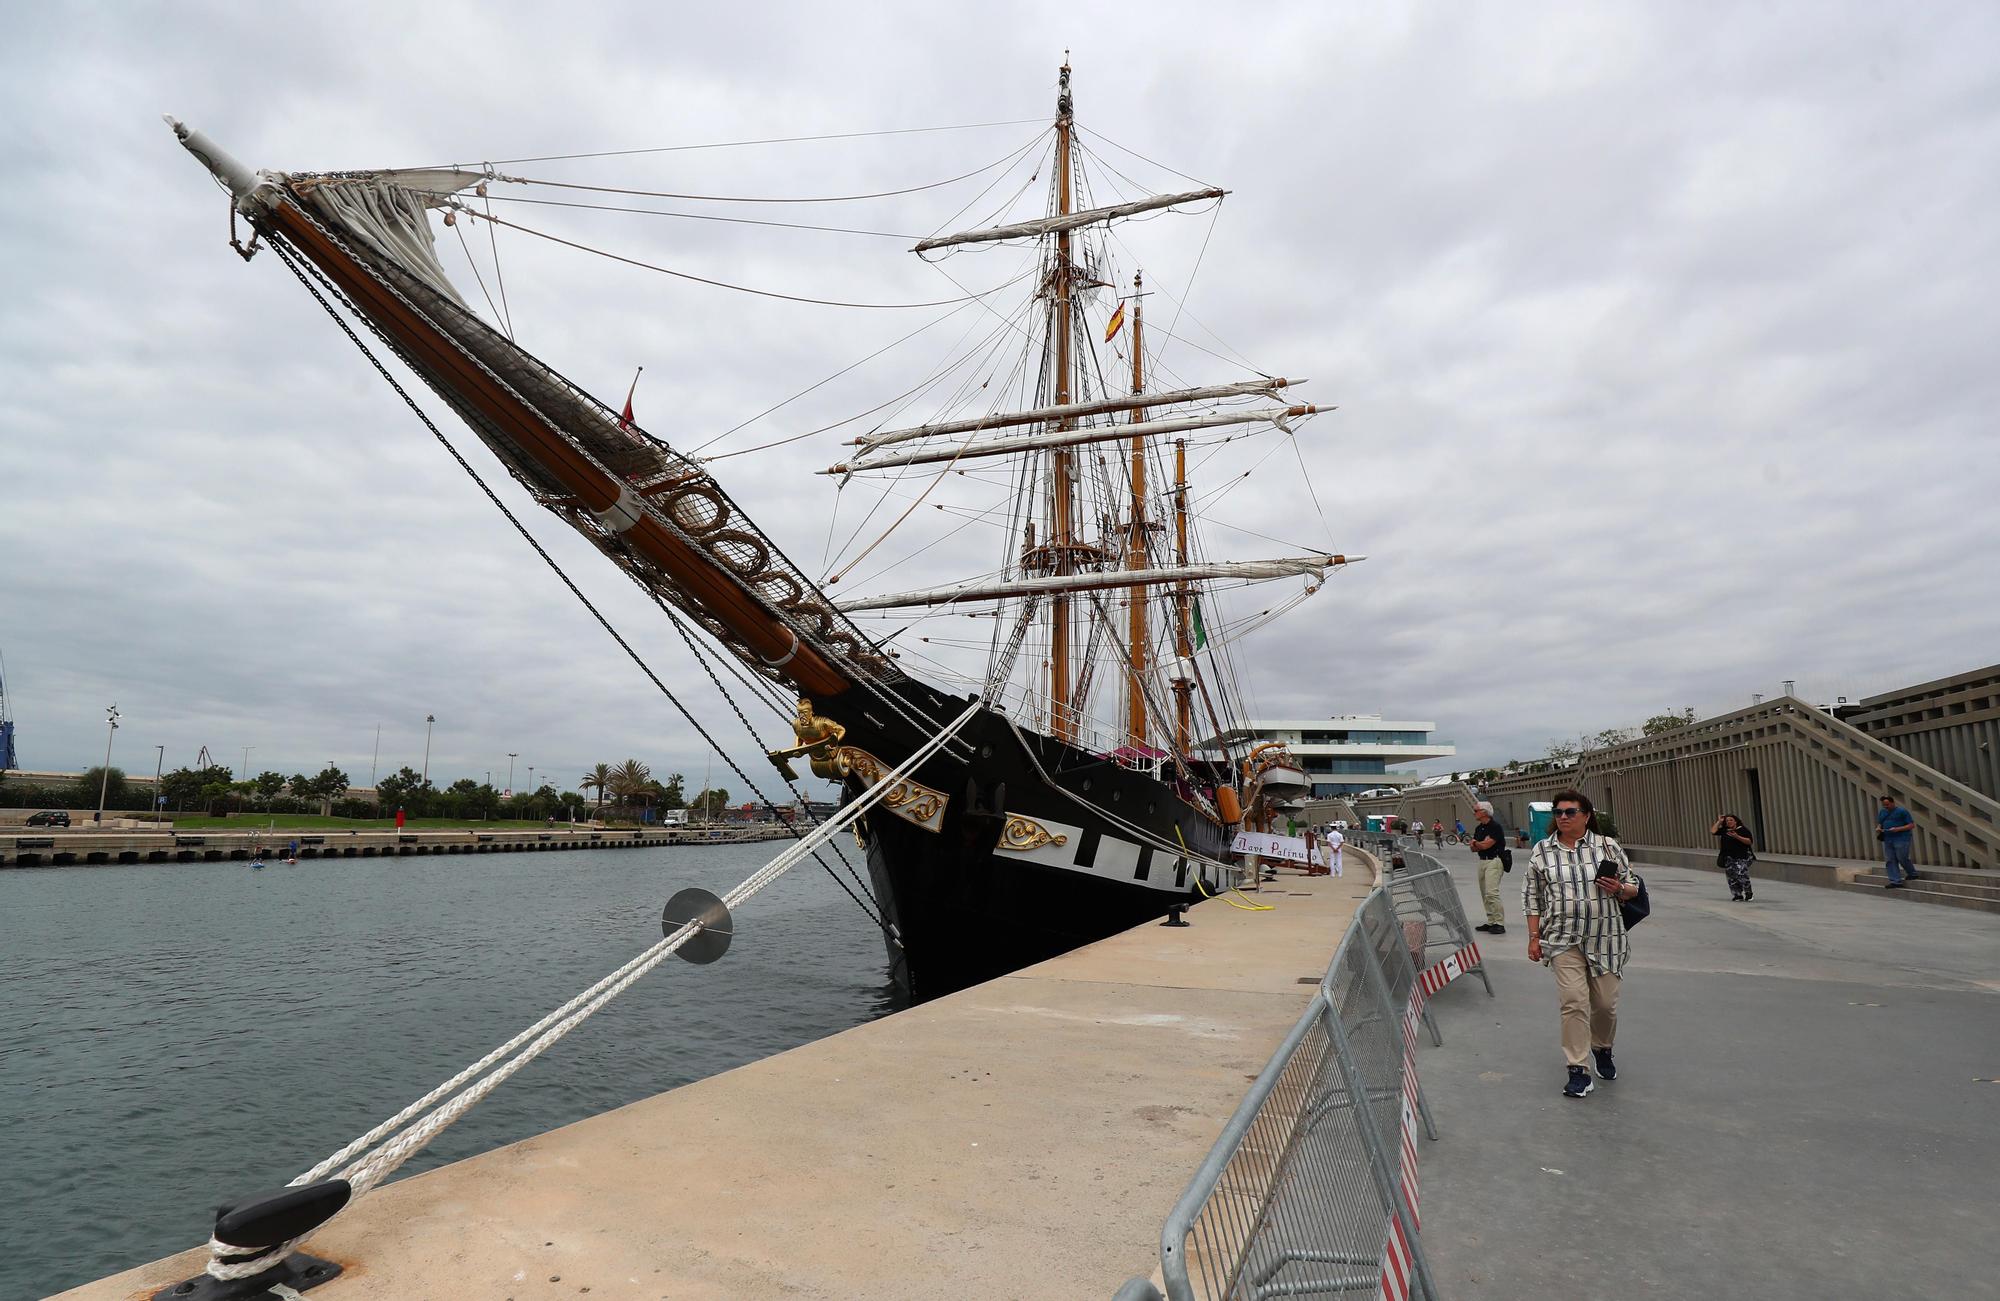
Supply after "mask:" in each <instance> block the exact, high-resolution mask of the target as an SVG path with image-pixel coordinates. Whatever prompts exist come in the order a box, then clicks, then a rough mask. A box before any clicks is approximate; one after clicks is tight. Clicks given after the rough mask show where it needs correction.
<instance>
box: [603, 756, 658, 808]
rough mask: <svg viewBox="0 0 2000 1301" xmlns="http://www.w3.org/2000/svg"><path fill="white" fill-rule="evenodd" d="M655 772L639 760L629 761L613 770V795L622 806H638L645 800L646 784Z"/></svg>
mask: <svg viewBox="0 0 2000 1301" xmlns="http://www.w3.org/2000/svg"><path fill="white" fill-rule="evenodd" d="M652 779H653V770H652V769H650V768H648V767H647V766H646V765H645V764H643V763H640V762H639V761H638V760H637V759H627V760H626V761H625V762H623V763H621V764H617V765H615V766H614V767H613V768H612V769H611V794H612V796H613V797H614V798H615V799H617V801H618V802H619V803H620V804H637V803H639V802H641V801H642V800H643V799H645V797H646V794H647V790H646V783H647V782H650V781H651V780H652Z"/></svg>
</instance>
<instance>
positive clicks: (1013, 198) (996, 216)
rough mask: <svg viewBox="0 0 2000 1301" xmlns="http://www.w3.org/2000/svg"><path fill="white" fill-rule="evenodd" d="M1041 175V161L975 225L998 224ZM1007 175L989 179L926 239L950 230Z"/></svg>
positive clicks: (1051, 148)
mask: <svg viewBox="0 0 2000 1301" xmlns="http://www.w3.org/2000/svg"><path fill="white" fill-rule="evenodd" d="M1053 134H1054V130H1053V128H1051V129H1050V130H1049V131H1045V132H1043V133H1042V135H1039V136H1036V137H1035V139H1034V140H1031V141H1029V142H1028V144H1029V146H1030V147H1032V146H1033V145H1035V144H1036V143H1037V142H1038V141H1040V140H1042V139H1043V138H1045V137H1047V136H1050V135H1053ZM1021 152H1022V153H1024V154H1025V153H1026V152H1027V150H1026V149H1023V150H1021ZM1049 161H1050V162H1051V163H1053V162H1054V161H1055V146H1054V145H1053V144H1051V145H1050V146H1049ZM1041 175H1042V165H1041V163H1040V162H1037V163H1036V164H1035V170H1034V171H1032V172H1030V173H1029V174H1028V179H1027V180H1025V181H1023V182H1021V188H1019V189H1018V190H1015V191H1014V192H1013V193H1012V194H1010V195H1008V196H1007V199H1006V201H1005V202H1003V203H1001V204H1000V206H999V207H997V208H996V209H994V210H993V214H992V215H991V216H990V217H988V218H986V219H985V220H983V221H978V222H974V223H973V225H975V226H991V225H997V224H998V223H999V220H1000V214H1001V213H1003V212H1005V211H1007V209H1009V208H1011V207H1013V206H1014V204H1015V203H1016V202H1018V201H1019V200H1020V198H1021V196H1022V195H1024V194H1026V193H1027V192H1028V187H1029V186H1030V185H1033V184H1034V183H1035V182H1036V181H1038V180H1040V179H1041ZM1006 177H1007V173H1005V172H1002V173H1000V175H998V176H996V177H994V178H993V179H992V180H990V181H988V182H987V183H986V185H985V187H984V188H983V189H981V190H980V191H979V193H977V194H975V195H973V196H972V197H971V198H970V199H967V200H966V201H965V203H964V204H963V205H961V206H960V207H959V210H958V211H957V212H954V213H952V214H951V215H950V216H949V217H946V218H945V219H944V220H943V221H941V222H939V223H938V224H937V225H936V226H934V227H932V228H931V230H930V231H929V232H928V233H927V234H925V235H924V238H925V239H932V238H935V237H936V236H937V235H939V234H941V233H943V232H944V231H946V230H949V229H950V228H951V227H952V226H954V225H956V224H957V223H958V221H959V219H960V218H961V217H963V216H964V215H965V214H966V213H967V212H968V211H969V210H970V209H971V208H972V205H973V204H975V203H978V202H979V201H980V200H981V199H983V198H985V197H986V196H987V195H989V194H991V193H992V192H993V187H994V186H996V185H998V184H1000V182H1001V181H1003V180H1005V179H1006ZM960 247H964V246H960ZM956 251H958V250H957V249H954V250H951V252H956ZM947 256H949V253H947ZM918 257H920V258H922V259H923V260H924V261H926V262H928V261H930V259H929V258H928V257H924V255H923V254H918Z"/></svg>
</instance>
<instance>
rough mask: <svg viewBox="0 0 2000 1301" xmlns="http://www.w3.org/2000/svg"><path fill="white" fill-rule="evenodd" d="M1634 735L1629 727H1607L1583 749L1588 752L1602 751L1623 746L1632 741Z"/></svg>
mask: <svg viewBox="0 0 2000 1301" xmlns="http://www.w3.org/2000/svg"><path fill="white" fill-rule="evenodd" d="M1632 735H1633V734H1632V729H1631V728H1629V727H1607V728H1605V729H1604V730H1603V731H1602V732H1599V733H1598V734H1597V735H1596V736H1593V737H1591V738H1590V739H1589V741H1588V743H1587V744H1585V745H1584V747H1583V748H1584V749H1586V750H1602V749H1604V748H1605V747H1606V746H1613V745H1623V744H1625V742H1627V741H1629V740H1631V739H1632Z"/></svg>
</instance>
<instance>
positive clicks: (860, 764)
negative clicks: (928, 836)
mask: <svg viewBox="0 0 2000 1301" xmlns="http://www.w3.org/2000/svg"><path fill="white" fill-rule="evenodd" d="M832 762H833V765H834V766H835V767H837V768H839V769H840V771H841V772H842V774H844V775H851V776H853V777H854V778H856V779H857V780H858V781H860V782H861V783H863V784H864V785H868V786H873V785H874V784H875V783H876V782H878V781H881V780H882V776H883V774H884V773H886V772H887V771H888V770H887V769H886V768H884V767H883V766H882V761H881V760H880V759H877V758H876V757H875V756H874V755H872V754H870V753H868V752H867V751H866V750H863V749H861V748H860V747H859V746H852V745H841V746H835V747H834V748H833V750H832ZM815 771H817V769H815ZM949 802H950V797H949V796H947V795H946V794H945V793H944V792H943V791H934V790H932V789H931V788H930V787H928V786H925V785H923V784H922V783H921V782H914V781H911V780H909V779H908V778H904V779H903V780H901V781H899V782H896V783H895V784H894V785H892V786H890V787H889V789H888V790H886V791H884V792H883V793H882V804H883V807H885V808H887V809H888V810H889V811H890V812H891V813H893V814H895V815H896V816H897V817H899V818H902V819H903V820H904V821H905V822H914V823H916V824H917V825H918V826H920V827H922V828H923V829H924V830H926V831H936V830H937V829H938V825H939V822H940V820H941V819H942V818H943V816H944V808H945V805H946V804H948V803H949Z"/></svg>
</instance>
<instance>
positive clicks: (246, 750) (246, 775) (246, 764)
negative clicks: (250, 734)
mask: <svg viewBox="0 0 2000 1301" xmlns="http://www.w3.org/2000/svg"><path fill="white" fill-rule="evenodd" d="M256 748H257V747H256V746H254V745H246V746H244V747H243V775H242V776H241V777H239V778H237V780H238V781H249V780H250V752H251V751H252V750H254V749H256Z"/></svg>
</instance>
